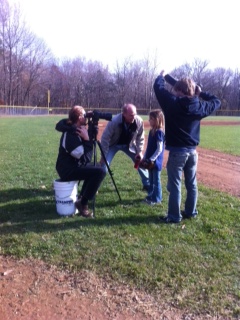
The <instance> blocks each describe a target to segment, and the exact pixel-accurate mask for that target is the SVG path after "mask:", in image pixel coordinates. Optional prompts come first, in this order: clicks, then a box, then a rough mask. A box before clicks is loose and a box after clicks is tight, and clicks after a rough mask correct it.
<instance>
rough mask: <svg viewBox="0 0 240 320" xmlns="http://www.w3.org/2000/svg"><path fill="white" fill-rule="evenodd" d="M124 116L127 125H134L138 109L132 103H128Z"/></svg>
mask: <svg viewBox="0 0 240 320" xmlns="http://www.w3.org/2000/svg"><path fill="white" fill-rule="evenodd" d="M122 114H123V117H124V120H125V122H126V123H129V124H130V123H133V121H134V119H135V116H136V114H137V109H136V107H135V106H134V105H133V104H131V103H126V104H125V105H124V106H123V109H122Z"/></svg>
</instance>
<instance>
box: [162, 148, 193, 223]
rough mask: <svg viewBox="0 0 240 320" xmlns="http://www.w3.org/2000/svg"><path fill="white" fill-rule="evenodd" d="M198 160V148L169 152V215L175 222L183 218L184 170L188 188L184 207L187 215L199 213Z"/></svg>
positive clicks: (191, 215)
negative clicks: (182, 189) (182, 186)
mask: <svg viewBox="0 0 240 320" xmlns="http://www.w3.org/2000/svg"><path fill="white" fill-rule="evenodd" d="M197 162H198V154H197V151H196V150H192V151H189V152H175V151H170V152H169V156H168V162H167V174H168V183H167V190H168V192H169V198H168V213H167V216H168V218H169V219H171V220H173V221H175V222H179V221H181V220H182V215H181V210H180V207H181V181H182V173H183V172H184V177H185V187H186V190H187V196H186V201H185V208H184V211H185V215H186V216H188V217H194V216H196V215H197V214H198V212H197V209H196V206H197V198H198V188H197V178H196V173H197Z"/></svg>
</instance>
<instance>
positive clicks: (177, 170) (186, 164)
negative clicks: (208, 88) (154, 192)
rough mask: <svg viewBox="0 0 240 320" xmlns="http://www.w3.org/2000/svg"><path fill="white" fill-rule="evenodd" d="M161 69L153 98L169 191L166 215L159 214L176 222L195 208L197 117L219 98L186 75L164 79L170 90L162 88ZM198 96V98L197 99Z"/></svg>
mask: <svg viewBox="0 0 240 320" xmlns="http://www.w3.org/2000/svg"><path fill="white" fill-rule="evenodd" d="M169 77H170V76H169V75H166V76H165V77H164V71H162V72H161V73H160V75H159V76H158V77H157V78H156V80H155V82H154V86H153V88H154V91H155V94H156V98H157V100H158V102H159V104H160V106H161V109H162V110H163V113H164V116H165V134H166V150H169V156H168V161H167V175H168V183H167V190H168V192H169V199H168V212H167V216H166V217H163V218H160V219H161V221H162V222H164V223H179V222H180V221H181V220H182V218H193V217H196V216H197V214H198V211H197V198H198V188H197V178H196V173H197V162H198V154H197V151H196V147H197V145H198V144H199V140H200V121H201V119H203V118H205V117H207V116H209V115H210V114H211V113H212V112H214V111H215V110H217V109H218V108H220V105H221V102H220V100H219V99H218V98H217V97H216V96H214V95H211V94H209V93H207V92H202V91H201V88H200V86H198V85H196V84H195V83H194V81H193V80H192V79H190V78H182V79H181V80H179V81H176V80H175V79H173V78H171V77H170V79H171V80H174V81H173V82H172V81H171V83H170V81H168V82H169V83H170V84H171V85H173V89H174V94H172V93H170V92H169V91H168V90H167V89H165V79H166V80H168V79H169ZM200 98H201V99H200ZM182 173H184V177H185V187H186V190H187V195H186V201H185V208H184V210H183V211H181V210H180V208H181V180H182Z"/></svg>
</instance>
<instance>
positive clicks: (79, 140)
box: [56, 106, 106, 218]
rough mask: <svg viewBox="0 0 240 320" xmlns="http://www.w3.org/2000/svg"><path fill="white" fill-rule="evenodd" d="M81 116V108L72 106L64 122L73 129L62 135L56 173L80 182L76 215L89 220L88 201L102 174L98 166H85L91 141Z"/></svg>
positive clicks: (91, 149) (99, 183)
mask: <svg viewBox="0 0 240 320" xmlns="http://www.w3.org/2000/svg"><path fill="white" fill-rule="evenodd" d="M85 113H86V112H85V110H84V108H83V107H81V106H74V107H73V108H72V109H71V110H70V111H69V116H68V121H67V122H68V124H69V125H70V126H75V128H76V130H75V132H64V133H63V134H62V136H61V139H60V145H59V153H58V158H57V162H56V170H57V172H58V175H59V177H60V178H61V180H62V181H73V180H83V181H84V182H83V185H82V189H81V192H80V196H79V199H78V200H77V201H76V203H75V205H76V208H77V209H78V211H79V215H81V216H83V217H85V218H91V217H92V216H93V213H92V212H90V211H89V210H88V201H89V200H92V199H93V198H94V197H95V195H96V192H97V190H98V189H99V187H100V185H101V182H102V181H103V179H104V177H105V175H106V172H105V170H104V169H103V168H102V167H101V166H94V165H91V164H89V163H90V161H91V158H92V153H93V142H91V141H90V140H89V135H88V131H87V128H86V119H85V117H84V115H85ZM76 133H77V134H76ZM87 164H89V165H87Z"/></svg>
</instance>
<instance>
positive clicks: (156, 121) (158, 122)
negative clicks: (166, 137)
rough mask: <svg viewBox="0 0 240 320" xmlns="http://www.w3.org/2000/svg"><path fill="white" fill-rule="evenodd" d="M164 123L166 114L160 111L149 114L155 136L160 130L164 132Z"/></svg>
mask: <svg viewBox="0 0 240 320" xmlns="http://www.w3.org/2000/svg"><path fill="white" fill-rule="evenodd" d="M164 122H165V121H164V114H163V112H162V111H161V110H160V109H156V110H152V111H150V112H149V124H150V127H151V129H152V133H153V134H154V133H155V131H156V130H158V129H161V130H163V131H164Z"/></svg>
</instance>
